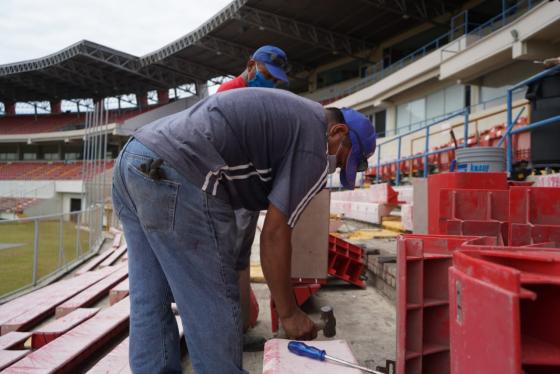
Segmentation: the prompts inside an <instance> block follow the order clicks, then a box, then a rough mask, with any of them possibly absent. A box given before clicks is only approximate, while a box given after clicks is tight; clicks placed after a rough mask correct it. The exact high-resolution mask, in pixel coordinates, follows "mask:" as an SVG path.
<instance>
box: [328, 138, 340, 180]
mask: <svg viewBox="0 0 560 374" xmlns="http://www.w3.org/2000/svg"><path fill="white" fill-rule="evenodd" d="M340 148H342V142H341V143H340V145H339V146H338V149H337V150H336V153H335V154H334V155H327V160H328V162H329V167H328V169H327V173H329V174H332V173H334V172H335V171H336V166H337V165H336V164H337V161H336V157H337V156H338V152H340Z"/></svg>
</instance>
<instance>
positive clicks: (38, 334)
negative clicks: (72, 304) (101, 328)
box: [31, 308, 99, 350]
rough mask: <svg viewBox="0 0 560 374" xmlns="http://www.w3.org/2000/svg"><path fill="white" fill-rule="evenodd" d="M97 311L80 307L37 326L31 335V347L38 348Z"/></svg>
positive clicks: (97, 309)
mask: <svg viewBox="0 0 560 374" xmlns="http://www.w3.org/2000/svg"><path fill="white" fill-rule="evenodd" d="M97 312H99V308H80V309H76V310H74V311H73V312H71V313H69V314H67V315H65V316H64V317H62V318H59V319H57V320H54V321H53V322H51V323H49V324H47V325H45V326H43V327H40V328H38V329H37V330H35V331H33V334H32V336H31V348H33V349H34V350H35V349H39V348H41V347H42V346H44V345H45V344H47V343H49V342H51V341H53V340H54V339H56V338H58V337H59V336H61V335H63V334H64V333H66V332H67V331H69V330H71V329H72V328H74V327H76V326H78V325H79V324H80V323H82V322H84V321H87V320H88V319H90V318H91V317H93V316H94V315H95V314H97Z"/></svg>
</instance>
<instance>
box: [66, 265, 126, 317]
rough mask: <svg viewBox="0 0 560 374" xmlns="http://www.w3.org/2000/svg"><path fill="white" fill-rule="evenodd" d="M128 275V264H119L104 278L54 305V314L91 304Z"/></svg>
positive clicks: (105, 294) (69, 311) (68, 311)
mask: <svg viewBox="0 0 560 374" xmlns="http://www.w3.org/2000/svg"><path fill="white" fill-rule="evenodd" d="M127 276H128V265H127V264H124V265H120V266H119V267H114V272H112V273H111V274H109V275H108V276H107V277H106V278H104V279H102V280H101V281H99V282H97V283H95V284H94V285H92V286H91V287H88V288H86V289H85V290H83V291H82V292H80V293H79V294H77V295H75V296H73V297H72V298H70V299H68V300H66V301H65V302H64V303H62V304H60V305H59V306H57V307H56V311H55V316H56V318H60V317H62V316H65V315H66V314H68V313H71V312H73V311H74V310H76V309H78V308H83V307H87V306H91V305H93V304H94V303H96V302H97V301H99V300H101V299H102V298H103V297H105V296H107V295H108V294H109V290H110V289H111V288H112V287H113V286H115V285H116V284H117V283H119V282H120V281H122V280H123V279H124V278H126V277H127Z"/></svg>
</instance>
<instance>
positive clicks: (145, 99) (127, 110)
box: [0, 0, 560, 372]
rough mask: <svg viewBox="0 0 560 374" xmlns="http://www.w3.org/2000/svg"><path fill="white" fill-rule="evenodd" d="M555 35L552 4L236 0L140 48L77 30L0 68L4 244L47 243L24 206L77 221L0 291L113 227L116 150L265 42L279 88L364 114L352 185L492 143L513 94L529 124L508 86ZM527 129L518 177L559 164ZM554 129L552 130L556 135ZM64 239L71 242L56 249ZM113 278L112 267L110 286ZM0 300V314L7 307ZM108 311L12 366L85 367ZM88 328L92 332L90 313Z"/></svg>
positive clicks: (88, 249)
mask: <svg viewBox="0 0 560 374" xmlns="http://www.w3.org/2000/svg"><path fill="white" fill-rule="evenodd" d="M559 35H560V2H558V1H545V0H541V1H539V0H520V1H515V0H451V1H442V0H384V1H383V0H346V1H337V0H323V1H300V0H234V1H232V2H231V3H229V4H228V5H227V6H226V7H224V8H223V9H222V10H220V11H219V12H218V13H217V14H216V15H214V16H213V17H212V18H210V19H209V20H207V21H206V22H205V23H204V24H202V25H201V26H200V27H198V28H197V29H195V30H194V31H192V32H189V33H187V34H185V35H184V36H182V37H180V38H179V39H177V40H175V41H171V42H170V43H169V44H167V45H165V46H162V47H161V48H160V49H158V50H155V51H153V52H151V53H148V54H146V55H144V56H134V55H131V54H128V53H125V52H122V51H118V50H115V49H112V48H109V47H106V46H103V45H100V44H97V43H95V42H93V41H87V40H82V41H77V42H76V43H75V44H73V45H71V46H69V47H67V48H65V49H63V50H60V51H53V52H52V54H50V55H48V56H45V57H37V58H36V59H33V60H28V61H20V62H13V63H9V64H5V65H0V236H3V237H9V238H10V239H9V241H10V243H8V244H10V245H12V244H13V243H16V244H17V245H19V244H18V243H27V244H25V246H24V245H23V244H22V246H24V247H25V250H26V251H28V252H29V253H30V254H31V253H33V247H34V246H35V249H36V248H37V247H40V245H41V242H40V241H39V239H38V237H39V235H38V232H39V230H49V228H48V227H47V226H46V225H43V224H42V223H41V222H43V221H42V220H43V218H34V217H43V216H46V217H47V222H46V223H50V222H51V221H52V220H53V218H52V217H54V216H53V215H60V217H59V216H56V217H55V218H54V220H55V221H57V222H58V220H59V219H60V222H61V223H60V225H59V226H53V229H52V230H54V231H53V233H54V232H56V233H55V234H52V235H51V236H56V235H58V233H59V232H60V233H63V232H64V233H66V231H65V230H68V231H69V232H71V234H69V235H70V236H68V237H67V239H64V240H62V239H60V240H58V241H55V242H53V243H50V242H49V248H48V250H49V251H51V252H49V253H53V254H54V256H55V257H56V259H57V260H56V261H54V262H55V263H53V264H50V265H49V266H47V267H46V268H44V269H43V268H41V267H40V266H39V267H37V261H38V259H39V260H40V259H41V258H42V257H41V256H40V255H39V256H35V259H34V263H33V266H32V265H31V264H30V265H29V266H27V265H26V266H27V267H24V270H21V271H22V272H27V273H31V272H33V276H32V277H31V276H29V277H28V278H29V279H27V278H26V280H24V281H21V282H18V283H15V284H13V285H6V287H4V288H1V289H0V291H1V292H0V300H2V297H3V296H7V297H9V298H11V297H13V295H14V292H21V291H22V290H24V292H25V290H28V289H29V288H30V286H36V285H39V284H46V283H48V282H50V281H52V280H53V279H54V278H56V277H54V275H56V276H57V277H60V276H63V275H64V274H65V272H66V271H68V270H69V269H70V270H74V269H75V268H77V267H78V266H80V265H82V262H84V261H85V260H86V259H87V260H89V259H90V258H91V257H92V256H93V255H94V254H96V253H97V251H98V250H99V248H100V246H101V245H102V243H103V238H105V236H104V235H107V234H106V233H105V234H104V233H103V232H102V230H101V229H102V228H105V229H107V230H108V229H109V226H111V222H114V219H115V218H114V217H111V209H110V207H109V206H108V205H110V198H109V196H110V193H109V191H110V189H109V188H110V181H111V172H112V167H113V163H114V159H115V158H116V157H117V155H118V153H119V151H120V150H121V148H122V147H123V145H124V144H125V143H126V141H127V140H128V138H129V137H130V135H131V134H132V133H133V132H134V131H135V130H136V129H138V128H140V127H141V126H144V125H145V124H148V123H150V122H152V121H154V120H156V119H159V118H162V117H164V116H166V115H169V114H172V113H175V112H178V111H180V110H183V109H185V108H187V107H189V106H191V105H192V104H193V103H195V102H197V101H198V100H201V99H203V98H204V97H206V96H208V95H210V94H213V92H214V91H215V88H216V86H217V85H219V84H221V83H222V82H224V81H226V80H228V79H230V78H232V77H233V76H236V75H238V74H239V73H241V72H242V71H243V69H244V68H245V65H246V62H247V60H248V58H249V57H250V56H251V54H252V52H253V51H254V50H255V49H256V48H258V47H259V46H261V45H264V44H274V45H277V46H279V47H281V48H282V49H284V50H285V51H286V52H287V55H288V58H289V61H290V65H291V69H290V71H289V77H290V83H289V85H286V86H285V87H283V88H284V89H287V90H290V91H293V92H295V93H297V94H300V95H302V96H304V97H307V98H309V99H312V100H315V101H317V102H320V103H321V104H323V105H325V106H329V105H332V106H337V107H350V108H354V109H357V110H359V111H361V112H362V113H364V114H365V115H367V116H368V117H369V118H370V119H371V120H372V122H373V123H374V125H375V129H376V132H377V134H378V140H377V142H378V143H377V144H378V145H377V151H376V152H375V154H374V156H373V157H372V158H371V159H370V160H369V169H368V170H367V172H365V173H362V175H360V177H359V178H361V180H360V184H362V185H369V184H373V183H376V182H389V183H390V184H393V185H400V184H408V183H410V182H411V179H412V177H417V176H424V177H426V176H427V175H429V174H432V173H438V172H441V171H448V170H450V168H452V167H453V166H452V165H453V160H454V158H455V148H457V147H458V146H460V145H461V144H463V143H465V144H467V145H468V146H473V145H496V144H498V142H500V140H501V139H502V137H503V136H504V133H505V132H506V128H507V124H508V111H507V109H508V106H509V107H510V108H511V110H512V112H513V118H514V123H513V126H514V127H515V128H521V127H523V126H526V125H527V124H530V123H532V122H533V121H532V115H533V113H534V110H533V109H532V107H531V102H530V98H529V99H528V98H526V92H525V90H517V91H515V92H514V94H513V98H512V100H511V102H510V103H508V100H507V93H508V90H509V89H510V88H511V87H512V86H514V85H515V84H516V83H518V82H520V81H523V80H524V79H526V78H529V77H531V76H534V75H535V74H537V73H539V72H541V71H543V69H544V67H543V65H542V64H541V63H540V62H542V61H543V60H545V59H547V58H551V57H557V56H560V38H559V37H558V36H559ZM556 127H558V126H556ZM555 131H558V130H555ZM534 134H535V133H531V132H524V133H519V134H516V135H514V138H513V143H512V144H513V145H512V147H513V150H512V151H513V156H512V160H511V168H512V169H511V170H509V171H511V172H512V175H513V176H514V178H516V179H524V178H525V177H526V176H527V175H529V174H530V173H531V172H532V171H533V170H534V169H546V170H548V169H555V168H560V154H558V147H556V148H557V149H556V154H555V155H554V156H552V157H549V158H545V159H543V158H542V157H541V158H539V157H537V156H536V155H537V152H535V149H536V148H539V149H540V148H541V147H543V148H546V147H548V148H550V146H549V145H548V143H547V145H543V144H544V143H542V142H543V140H542V136H541V137H540V138H539V139H540V140H539V141H538V142H537V140H536V139H537V137H536V136H535V135H534ZM548 134H549V135H547V137H548V141H549V142H550V140H551V139H555V140H556V141H557V139H558V137H556V138H554V136H560V133H558V132H556V133H554V134H556V135H553V136H552V137H551V135H550V133H548ZM545 138H546V136H545ZM545 140H546V139H545ZM555 157H556V158H555ZM339 186H340V184H339V182H338V177H337V176H336V175H332V176H329V182H328V187H330V188H332V189H337V188H338V187H339ZM92 204H93V205H92ZM92 207H93V208H95V209H96V210H95V213H93V216H92V213H91V212H90V211H89V210H88V209H92ZM48 217H51V218H48ZM87 217H89V218H87ZM92 217H93V218H92ZM86 218H87V222H86V221H85V219H86ZM14 219H22V220H27V221H22V222H24V223H18V224H17V225H16V224H11V223H10V224H9V225H8V224H6V225H2V221H1V220H14ZM10 222H11V221H10ZM66 222H69V223H70V224H71V226H69V227H66ZM7 223H9V222H7ZM22 225H27V226H26V227H27V228H26V230H27V231H22V232H21V235H20V236H18V235H19V234H18V235H16V234H15V230H14V228H15V227H22ZM33 230H35V231H33ZM10 231H14V233H13V234H10V235H11V236H8V233H9V232H10ZM116 232H117V231H114V233H116ZM4 235H5V236H4ZM49 235H50V234H49ZM65 235H66V234H65ZM117 235H119V239H120V234H117ZM42 237H43V236H42ZM29 238H34V243H30V239H29ZM95 238H98V239H99V240H97V239H95ZM82 241H83V243H82ZM70 242H72V243H73V244H72V245H73V246H74V245H75V249H74V247H72V249H71V250H68V249H65V248H64V243H66V245H68V243H70ZM0 244H2V243H0ZM16 244H14V245H16ZM17 245H16V247H17ZM51 247H52V248H51ZM6 248H7V249H2V248H0V256H2V255H5V256H8V255H9V253H10V251H13V250H14V249H12V247H6ZM14 248H15V247H14ZM118 250H119V244H116V245H115V248H113V249H111V250H110V251H112V253H115V255H114V259H113V261H112V262H110V263H105V265H103V263H101V262H95V259H96V258H97V257H93V259H94V261H93V262H92V260H90V262H89V263H86V265H85V266H86V267H87V270H92V269H95V270H98V269H102V268H104V267H107V266H111V265H113V266H115V267H116V266H118V264H119V263H120V261H123V262H124V261H125V260H126V256H124V257H119V256H123V253H124V251H125V250H126V248H125V249H124V251H121V252H117V251H118ZM36 252H37V251H36ZM74 252H75V253H74ZM117 253H120V254H119V255H118V256H116V254H117ZM86 254H87V255H86ZM6 258H7V257H6ZM106 258H107V257H106ZM109 258H112V257H109ZM30 261H31V260H30ZM2 262H3V260H1V259H0V263H2ZM107 264H109V265H107ZM2 266H3V265H0V270H2ZM4 266H7V265H4ZM19 269H21V268H19ZM82 269H83V268H82ZM3 271H4V270H2V271H0V273H2V272H3ZM100 272H103V270H100ZM115 272H116V273H118V270H115ZM5 274H8V273H5ZM9 274H13V273H9ZM104 274H105V275H103V276H106V275H107V274H109V272H108V271H107V270H105V273H104ZM98 275H99V276H100V277H101V275H100V273H99V274H98ZM80 277H82V278H80V279H81V282H82V283H83V284H82V286H83V287H82V286H79V287H82V288H79V287H78V288H75V290H76V293H77V292H80V291H81V290H83V289H86V288H87V287H90V286H91V284H93V283H94V281H92V280H91V279H89V280H88V279H86V278H84V277H83V276H82V275H80ZM76 279H78V277H76ZM123 279H124V277H116V276H113V281H114V282H113V283H112V284H111V286H115V285H116V284H117V283H119V282H121V281H122V280H123ZM117 281H118V282H117ZM41 282H43V283H41ZM64 282H71V280H65V281H64ZM88 282H89V283H88ZM0 283H1V282H0ZM57 283H58V282H57ZM57 283H54V284H53V285H51V286H55V285H56V284H57ZM86 283H87V284H86ZM68 284H70V283H68ZM49 287H50V286H49ZM78 289H79V290H78ZM108 289H109V287H107V292H108ZM71 291H72V290H70V289H68V292H67V294H68V295H67V296H68V297H69V298H70V297H71V296H73V295H71V293H72V292H71ZM49 292H50V291H44V294H45V295H46V296H45V297H44V299H41V300H40V301H41V303H42V304H41V305H42V306H41V307H42V308H44V310H42V311H36V313H35V312H34V311H32V310H31V309H30V311H28V314H29V315H30V316H32V317H33V318H29V321H27V320H26V321H25V323H22V324H21V326H23V327H22V329H25V331H28V330H29V328H31V327H34V326H35V325H38V324H39V323H43V322H44V321H45V320H46V319H47V318H49V317H50V316H51V315H52V314H53V313H54V309H55V307H56V306H57V305H58V304H56V303H57V301H56V300H49ZM52 292H54V293H56V292H57V291H56V290H54V289H53V291H52ZM125 294H126V293H125ZM18 295H19V294H18ZM105 296H106V295H105ZM16 300H17V299H16ZM59 301H60V300H59ZM116 305H119V304H116ZM2 307H3V306H0V317H3V318H4V319H6V313H8V312H6V311H5V310H7V309H6V308H5V310H4V311H3V309H2ZM111 308H115V306H113V307H111ZM117 309H118V308H116V309H115V311H116V312H115V313H116V314H115V315H117V317H115V318H117V319H118V318H121V320H117V319H115V320H114V321H112V322H111V323H109V324H106V325H104V326H106V330H103V329H101V330H100V332H99V334H97V335H96V334H91V338H90V337H87V338H84V337H82V338H80V337H76V336H74V337H72V336H70V337H68V339H67V340H68V342H69V343H68V345H67V346H68V347H69V348H68V349H67V350H66V352H65V353H64V354H61V355H54V356H53V357H54V358H53V359H48V358H49V355H50V353H51V351H49V349H52V350H53V352H54V351H55V350H57V346H56V345H51V346H50V347H51V348H49V345H46V346H45V348H44V349H43V350H42V351H41V353H42V354H39V355H37V354H36V353H37V352H39V351H36V352H31V353H29V356H27V357H24V356H25V355H23V356H22V357H19V358H18V359H17V362H16V363H15V364H13V367H12V370H13V371H11V372H18V368H26V366H25V365H28V364H29V363H30V362H34V365H39V366H40V369H41V370H42V371H44V372H55V371H62V372H64V371H71V370H72V369H74V368H77V367H82V368H83V367H87V368H91V366H92V365H93V362H94V361H96V360H99V357H98V356H96V355H99V353H100V352H99V349H98V348H99V346H100V345H102V344H103V342H106V341H107V340H108V339H109V338H110V337H114V336H116V335H118V334H120V333H122V326H121V325H120V324H119V323H120V322H122V319H128V312H126V311H121V310H117ZM3 312H5V314H2V313H3ZM101 313H103V312H100V316H101ZM99 320H102V318H100V319H99ZM6 321H7V319H6ZM6 321H2V318H0V323H4V322H6ZM92 321H94V318H92ZM119 321H120V322H119ZM100 323H102V322H100ZM0 326H1V328H2V329H4V325H0ZM21 326H19V327H21ZM107 326H108V327H107ZM19 327H17V328H19ZM10 328H11V327H10ZM90 328H92V329H94V330H95V322H92V323H91V326H90ZM103 328H105V327H103ZM117 330H118V331H117ZM0 331H2V334H3V331H4V330H0ZM100 342H101V343H100ZM125 342H126V345H127V344H128V340H125ZM123 344H124V342H123ZM83 346H86V347H87V350H85V351H84V350H82V349H81V347H83ZM125 348H126V347H124V348H123V347H122V344H120V345H119V346H117V347H116V348H115V351H113V352H111V354H115V355H114V356H113V358H111V357H110V356H107V357H105V359H101V361H97V362H96V363H95V365H97V366H98V367H97V369H98V370H104V367H103V365H107V362H109V361H111V359H112V360H113V361H112V362H111V363H110V365H118V364H119V363H121V364H122V365H125V366H126V365H127V363H126V362H123V360H124V359H123V357H125V358H126V354H123V353H122V352H124V351H126V349H125ZM119 349H120V350H121V352H120V354H119V353H118V352H116V351H117V350H119ZM123 349H124V351H123ZM103 353H107V352H106V351H103ZM92 357H96V358H95V360H92ZM119 360H120V361H119ZM38 362H39V363H38ZM115 362H116V363H115ZM0 364H1V362H0ZM10 364H11V363H10ZM18 365H19V366H18ZM41 365H43V366H41ZM39 366H37V367H39ZM113 367H116V366H113ZM123 367H124V366H123ZM2 369H3V367H1V366H0V370H2ZM94 369H95V368H94ZM8 372H10V371H8ZM94 372H95V371H94ZM98 372H101V371H98Z"/></svg>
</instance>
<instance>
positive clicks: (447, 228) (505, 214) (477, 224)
mask: <svg viewBox="0 0 560 374" xmlns="http://www.w3.org/2000/svg"><path fill="white" fill-rule="evenodd" d="M439 204H440V206H439V209H440V211H439V228H438V232H440V233H443V234H447V235H467V236H468V235H479V236H492V237H495V238H497V240H498V244H507V241H508V227H509V225H508V221H509V193H508V191H507V190H488V189H483V190H478V189H476V190H474V189H473V190H470V189H469V190H465V189H447V188H443V189H441V190H440V203H439Z"/></svg>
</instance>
